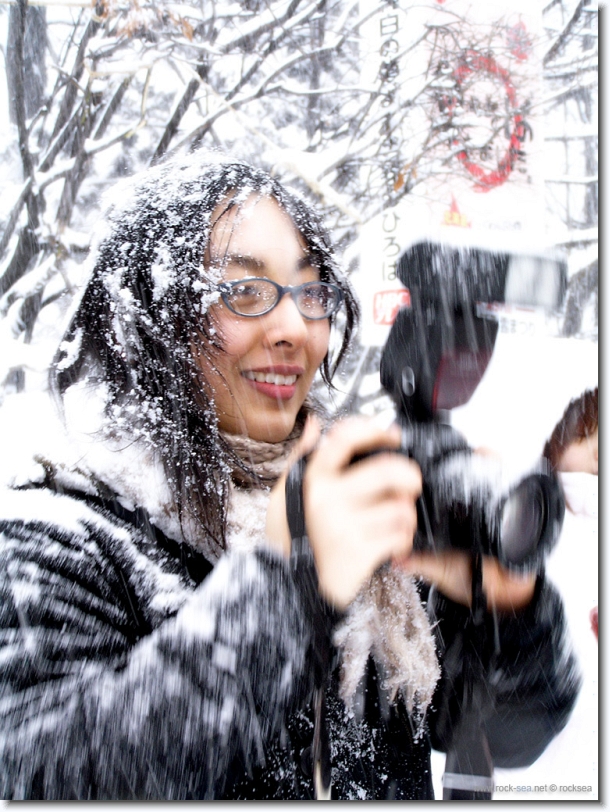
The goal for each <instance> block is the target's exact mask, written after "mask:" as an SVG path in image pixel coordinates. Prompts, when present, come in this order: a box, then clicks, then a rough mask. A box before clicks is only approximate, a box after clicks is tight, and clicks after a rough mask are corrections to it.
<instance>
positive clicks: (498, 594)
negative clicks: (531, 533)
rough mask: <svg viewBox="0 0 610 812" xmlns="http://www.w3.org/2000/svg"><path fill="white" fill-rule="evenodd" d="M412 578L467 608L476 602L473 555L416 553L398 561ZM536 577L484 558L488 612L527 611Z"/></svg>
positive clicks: (462, 553)
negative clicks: (490, 610) (473, 594)
mask: <svg viewBox="0 0 610 812" xmlns="http://www.w3.org/2000/svg"><path fill="white" fill-rule="evenodd" d="M395 564H396V566H399V567H401V568H402V569H404V570H405V571H406V572H409V573H410V574H411V575H415V576H416V577H418V578H421V579H422V580H424V581H426V583H429V584H434V586H436V587H437V589H439V591H440V592H442V593H443V595H445V596H446V597H447V598H449V599H450V600H452V601H455V602H456V603H461V604H462V605H464V606H470V605H471V602H472V559H471V557H470V554H469V553H465V552H462V551H459V550H447V551H445V552H443V553H430V552H416V553H411V555H409V556H408V557H407V558H403V559H400V560H397V561H395ZM535 588H536V573H526V574H522V573H515V572H513V571H511V570H507V569H506V568H505V567H503V566H502V565H501V564H500V562H499V561H498V559H497V558H491V557H490V556H484V557H483V591H484V592H485V595H486V597H487V608H488V609H496V610H498V611H500V612H514V611H517V610H519V609H523V608H524V607H525V606H527V605H528V603H530V601H531V600H532V598H533V597H534V591H535Z"/></svg>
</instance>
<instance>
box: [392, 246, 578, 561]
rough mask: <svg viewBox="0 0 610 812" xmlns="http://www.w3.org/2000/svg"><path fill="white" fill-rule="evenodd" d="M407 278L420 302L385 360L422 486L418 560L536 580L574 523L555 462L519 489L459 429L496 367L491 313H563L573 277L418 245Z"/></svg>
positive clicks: (526, 260) (403, 318)
mask: <svg viewBox="0 0 610 812" xmlns="http://www.w3.org/2000/svg"><path fill="white" fill-rule="evenodd" d="M397 273H398V277H399V278H400V281H401V282H402V283H403V285H404V286H405V287H406V288H408V289H409V292H410V300H411V305H410V307H405V308H402V309H401V310H400V311H399V312H398V314H397V317H396V320H395V322H394V325H393V326H392V329H391V331H390V335H389V337H388V340H387V342H386V345H385V347H384V350H383V354H382V360H381V369H380V373H381V383H382V385H383V387H384V388H385V389H386V391H387V392H388V393H389V394H390V396H391V397H392V399H393V401H394V404H395V407H396V412H397V420H398V422H399V424H400V425H401V427H402V432H403V441H402V451H403V453H405V454H407V455H408V456H410V457H412V458H413V459H415V460H416V461H417V463H418V464H419V466H420V468H421V470H422V476H423V483H424V484H423V493H422V497H421V498H420V499H419V501H418V531H417V534H416V538H415V540H414V546H415V549H419V550H430V551H443V550H447V549H460V550H467V551H470V552H472V553H473V554H475V553H480V554H483V555H491V556H494V557H495V558H497V559H498V560H499V561H500V562H501V563H502V564H503V565H504V566H506V567H509V568H511V569H514V570H518V571H535V570H537V569H539V568H540V566H541V564H542V562H543V560H544V558H545V556H546V555H547V554H548V552H549V551H550V549H551V548H552V546H553V545H554V544H555V542H556V540H557V538H558V536H559V532H560V529H561V525H562V522H563V515H564V511H565V506H564V500H563V496H562V492H561V488H560V485H559V483H558V481H557V479H556V477H555V475H554V474H553V473H552V472H551V471H550V469H549V468H548V466H547V465H546V463H545V461H543V460H541V462H540V464H539V465H538V467H537V468H536V469H535V470H534V471H532V472H531V473H530V474H529V475H528V476H526V477H525V478H523V479H521V480H520V481H518V482H516V483H514V482H513V483H511V482H509V481H507V475H506V472H505V471H504V470H503V468H502V466H501V465H500V464H499V463H498V462H497V460H495V458H493V457H488V456H483V455H479V454H474V453H473V451H472V449H471V448H470V447H469V446H468V444H467V442H466V441H465V439H464V438H463V437H462V435H460V434H459V432H457V431H456V430H455V429H454V428H452V427H451V425H449V420H448V418H449V413H450V411H451V409H453V408H455V407H457V406H460V405H463V404H465V403H467V402H468V400H469V399H470V397H471V396H472V394H473V393H474V391H475V390H476V388H477V386H478V384H479V382H480V381H481V379H482V377H483V374H484V372H485V370H486V368H487V366H488V364H489V361H490V360H491V357H492V354H493V348H494V345H495V341H496V337H497V333H498V323H497V321H496V320H493V319H490V318H489V317H488V315H487V314H488V309H487V308H485V305H487V304H492V303H504V302H510V303H513V304H519V305H523V306H529V307H532V306H535V307H544V308H547V309H552V308H556V307H558V306H559V305H560V304H561V301H562V299H563V295H564V292H565V287H566V269H565V265H564V264H563V263H561V262H559V261H558V260H556V259H553V258H550V257H547V256H544V255H535V254H517V253H510V252H508V251H503V252H500V251H492V250H487V249H482V248H473V247H464V246H448V245H445V244H441V243H434V242H430V241H425V242H420V243H417V244H415V245H413V246H411V247H410V248H408V249H407V250H406V251H404V252H403V254H402V255H401V257H400V260H399V262H398V266H397Z"/></svg>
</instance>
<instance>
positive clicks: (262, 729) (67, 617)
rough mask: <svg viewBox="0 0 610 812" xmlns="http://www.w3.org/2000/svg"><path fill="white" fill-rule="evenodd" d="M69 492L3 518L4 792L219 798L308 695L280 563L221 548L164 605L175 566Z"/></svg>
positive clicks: (303, 651)
mask: <svg viewBox="0 0 610 812" xmlns="http://www.w3.org/2000/svg"><path fill="white" fill-rule="evenodd" d="M16 496H18V497H19V498H20V499H22V498H24V497H25V496H26V495H25V494H17V495H16ZM53 496H55V495H53ZM50 497H51V495H47V497H46V501H49V499H50ZM11 498H12V497H11ZM43 501H44V500H43ZM51 501H53V500H51ZM74 501H75V500H70V499H68V498H66V497H65V496H64V497H55V502H53V504H52V505H51V508H50V509H49V510H47V511H46V512H47V514H48V516H49V517H51V516H53V515H56V514H61V521H59V520H58V521H57V522H56V523H55V524H53V523H52V522H51V521H50V519H49V521H46V522H41V521H40V519H37V520H35V521H34V520H31V521H27V520H20V521H17V520H11V521H5V522H0V564H1V569H0V578H1V586H0V588H1V592H0V635H1V638H0V642H1V654H0V656H1V662H2V669H1V672H0V678H1V687H0V726H1V732H0V787H1V789H2V797H3V798H5V799H98V800H101V799H113V800H118V799H151V800H154V799H158V800H172V799H203V798H214V797H219V796H222V794H223V789H224V787H225V786H226V785H227V782H230V781H232V778H233V776H234V774H237V773H239V774H242V773H243V771H244V770H248V769H249V768H250V767H252V766H253V765H254V764H256V763H260V762H261V761H262V760H263V758H264V747H265V743H266V742H267V740H268V739H269V737H270V736H271V735H273V734H274V733H276V732H277V731H278V730H279V729H280V728H281V724H282V720H283V718H284V715H285V713H286V712H287V711H288V710H289V709H290V708H291V703H292V702H293V698H294V697H295V696H301V697H302V696H303V691H306V690H307V686H306V683H307V679H308V678H307V676H306V674H307V673H308V669H307V667H306V663H307V658H308V650H309V648H310V640H311V629H310V626H309V625H308V623H307V620H306V616H305V613H304V612H303V609H302V606H301V602H300V597H299V593H298V591H297V589H296V587H295V582H294V577H293V574H292V573H291V571H290V568H289V567H288V566H287V565H286V564H285V563H284V562H283V560H281V559H280V558H278V557H277V556H275V555H274V554H272V553H271V552H257V553H256V554H248V555H245V554H242V555H227V556H225V557H224V558H223V559H221V560H220V562H219V563H218V564H217V566H216V567H215V569H214V571H213V572H212V573H211V574H210V575H209V576H208V577H207V578H206V580H205V581H204V582H203V584H202V585H201V586H199V587H198V588H197V589H195V590H184V591H183V592H184V594H183V595H182V597H181V598H180V601H179V602H180V604H181V605H180V606H179V607H178V608H177V609H176V611H175V612H174V611H173V610H172V609H171V607H170V610H168V609H167V606H168V602H169V603H171V600H172V595H173V594H174V593H175V592H176V590H177V586H176V582H175V579H174V578H173V576H172V575H171V574H168V573H166V572H165V573H164V572H162V571H159V570H158V568H155V567H154V566H153V565H152V564H151V562H150V559H149V558H147V557H146V556H143V555H142V554H141V552H138V551H137V550H131V553H129V549H130V544H131V542H130V539H129V537H128V534H127V532H126V530H125V528H124V527H122V528H121V527H119V526H112V527H111V526H109V524H108V522H107V521H106V519H103V518H100V516H99V515H95V513H94V511H90V512H89V514H88V515H83V513H82V510H83V509H82V508H81V507H79V511H80V512H79V513H78V515H77V514H76V513H75V514H74V516H73V515H72V509H73V507H74V505H73V503H74ZM54 511H55V513H54ZM44 512H45V511H42V513H44ZM37 515H39V516H40V511H37ZM118 542H121V543H120V544H119V543H118ZM111 549H112V550H115V551H116V550H117V549H120V550H121V555H122V556H125V555H127V556H128V557H129V556H131V558H130V562H129V563H130V566H129V567H127V566H125V561H124V560H119V559H117V558H116V557H113V556H112V555H111V554H110V552H109V550H111ZM125 550H127V551H128V552H127V553H126V552H125ZM153 581H154V584H153V586H154V589H152V588H151V582H153ZM119 587H120V588H119ZM146 589H149V591H150V593H151V596H152V597H151V599H150V601H148V605H149V608H148V609H143V608H142V606H144V605H145V604H146V602H145V601H140V602H139V604H138V600H137V595H138V594H142V593H143V591H146ZM164 590H165V591H164ZM178 591H179V590H178ZM155 601H157V603H158V604H159V606H157V607H155V605H154V604H155ZM155 612H157V614H158V615H159V616H162V615H163V614H164V613H165V616H163V618H162V620H161V621H159V617H157V619H155V617H154V614H155Z"/></svg>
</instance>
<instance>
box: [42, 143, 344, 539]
mask: <svg viewBox="0 0 610 812" xmlns="http://www.w3.org/2000/svg"><path fill="white" fill-rule="evenodd" d="M252 195H255V196H257V197H272V198H274V199H275V200H276V201H277V202H278V204H279V205H280V206H281V207H282V209H284V210H285V211H286V212H287V214H288V215H289V216H290V217H291V219H292V221H293V222H294V224H295V226H296V228H297V229H298V230H299V231H300V233H301V234H302V236H303V238H304V239H305V241H306V243H307V246H308V250H309V251H310V253H311V255H312V256H313V259H314V261H315V263H316V265H317V266H318V267H319V269H320V275H321V278H322V279H323V280H325V281H332V282H335V283H336V284H339V285H340V286H341V287H342V288H343V290H344V294H345V301H346V319H345V327H344V329H343V338H342V342H341V346H340V349H339V352H338V354H337V358H336V360H335V363H334V365H333V366H332V367H331V365H330V362H329V359H328V357H327V358H326V359H325V361H324V364H323V368H322V376H323V378H324V380H325V381H326V383H327V384H328V385H330V382H331V379H332V376H333V374H334V371H335V370H336V368H337V365H338V363H339V362H340V361H341V359H342V357H343V356H344V354H345V352H346V351H347V348H348V345H349V341H350V338H351V334H352V331H353V327H354V325H355V321H356V319H357V305H356V303H355V301H354V298H353V295H352V294H351V291H350V289H349V286H348V285H347V283H346V282H345V281H344V280H343V278H342V277H341V275H340V273H339V271H338V269H337V265H336V261H335V259H334V256H333V252H332V247H331V242H330V239H329V236H328V234H327V232H326V230H325V229H324V227H323V225H322V223H321V220H320V218H319V217H318V215H317V214H316V212H315V211H314V210H313V209H312V208H311V207H310V206H309V204H308V203H306V202H305V200H304V199H302V198H301V197H300V196H299V195H297V194H295V193H293V192H290V191H288V190H287V189H285V188H284V186H283V185H282V184H281V183H280V182H279V181H278V180H277V179H276V178H272V177H271V176H270V175H269V174H268V173H266V172H265V171H263V170H261V169H258V168H255V167H253V166H250V165H249V164H245V163H241V162H237V161H235V162H230V161H221V160H210V159H209V156H207V155H206V158H205V160H204V159H202V157H201V155H200V154H199V153H194V154H193V155H191V156H188V157H186V158H184V157H181V158H179V159H175V160H172V161H169V162H167V163H165V164H162V165H159V166H157V167H155V168H153V169H149V170H147V171H146V172H144V173H142V174H141V175H140V176H138V177H136V178H135V179H133V180H131V181H129V182H128V183H123V184H121V185H120V186H119V187H118V191H117V192H116V193H115V194H114V195H113V197H112V198H111V200H110V208H109V211H108V214H107V218H106V221H105V224H104V234H103V236H102V238H101V239H100V241H99V244H98V247H97V250H96V254H95V257H94V260H93V267H92V272H91V276H90V279H89V282H88V284H87V286H86V289H85V291H84V293H83V296H82V298H81V300H80V302H79V303H78V305H77V309H76V311H75V314H74V316H73V318H72V321H71V324H70V326H69V328H68V330H67V332H66V334H65V335H64V337H63V340H62V343H61V345H60V348H59V350H58V353H57V355H56V358H55V362H54V366H53V369H52V371H51V386H52V388H53V389H54V391H56V392H58V393H59V394H63V393H64V392H65V391H66V389H67V388H68V387H69V386H70V385H71V384H72V383H73V382H75V381H78V380H82V379H83V378H87V377H89V378H92V379H94V380H98V381H99V380H101V381H103V382H104V383H105V384H106V386H107V387H108V391H109V393H110V397H109V403H108V415H109V417H111V418H112V421H113V424H114V425H116V424H117V423H118V424H119V425H120V424H123V425H124V426H125V428H126V430H128V431H129V433H130V435H131V436H132V437H133V438H135V437H141V438H144V439H145V440H147V441H148V442H150V443H151V445H152V446H153V447H154V448H156V449H157V450H158V453H159V455H160V457H161V459H162V462H163V465H164V467H165V470H166V474H167V478H168V483H169V485H170V488H171V489H172V491H173V493H174V497H175V500H176V505H177V507H178V510H179V511H180V514H181V515H183V511H186V512H187V513H188V514H189V517H191V518H192V517H195V518H196V519H197V520H199V521H200V522H201V524H202V525H203V526H204V528H205V531H206V532H207V534H208V535H209V536H210V537H211V538H213V539H214V544H215V547H216V548H217V550H218V551H220V550H221V549H222V548H223V547H224V535H225V525H224V521H225V516H224V514H225V511H224V505H225V501H226V495H227V487H228V476H227V472H228V471H229V470H230V469H231V467H234V465H235V460H234V459H233V458H232V452H231V451H230V449H228V448H227V446H226V444H225V443H223V441H222V438H221V437H220V435H219V433H218V428H217V417H216V413H215V409H214V401H213V392H212V390H211V387H210V385H209V383H208V382H207V381H206V379H205V377H204V375H203V373H202V371H201V364H198V363H197V361H196V358H195V355H196V353H195V352H194V347H196V348H197V352H199V353H202V354H206V353H208V354H209V355H210V357H212V356H213V354H214V353H218V352H220V351H222V348H221V346H220V344H219V340H218V337H217V336H216V334H215V331H214V329H213V327H212V326H211V324H210V321H209V318H208V309H209V306H210V304H211V303H212V302H213V301H215V299H216V298H217V295H218V294H217V293H216V292H215V290H214V286H215V283H216V282H217V281H218V280H217V278H216V277H215V276H214V271H213V270H211V269H209V268H206V266H205V263H204V258H205V255H206V248H207V246H208V243H209V239H210V234H211V230H212V228H213V226H214V221H213V216H214V213H215V212H217V210H218V207H219V206H220V205H221V204H222V211H225V210H228V209H231V208H233V207H235V206H240V205H241V204H242V203H243V202H245V201H246V200H247V199H249V198H250V197H251V196H252ZM134 405H136V406H137V409H136V410H135V413H136V414H137V415H138V421H137V423H134V418H133V414H134ZM127 407H129V419H125V420H123V417H125V414H124V412H126V409H127ZM193 483H197V484H198V487H193Z"/></svg>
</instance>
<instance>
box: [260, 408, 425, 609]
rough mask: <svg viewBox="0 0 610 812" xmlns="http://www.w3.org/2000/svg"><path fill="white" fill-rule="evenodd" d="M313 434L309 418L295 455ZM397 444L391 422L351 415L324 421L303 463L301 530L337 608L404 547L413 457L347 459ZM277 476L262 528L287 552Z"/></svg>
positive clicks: (411, 514)
mask: <svg viewBox="0 0 610 812" xmlns="http://www.w3.org/2000/svg"><path fill="white" fill-rule="evenodd" d="M318 436H319V428H317V427H316V426H312V425H311V424H310V425H309V426H308V427H307V430H306V431H305V432H304V435H303V438H302V442H301V443H300V444H299V449H298V453H299V455H300V454H303V453H305V452H306V451H308V450H309V449H310V448H311V447H312V446H313V445H314V444H315V441H316V439H317V437H318ZM399 445H400V431H399V429H398V428H396V427H392V428H390V429H383V428H380V427H378V426H376V425H375V424H374V423H372V422H371V421H370V420H366V419H362V418H351V419H348V420H345V421H342V422H340V423H337V424H336V425H335V426H334V427H333V428H332V429H331V431H330V432H329V433H328V435H327V436H326V437H324V438H323V439H322V441H321V442H320V444H319V447H318V448H317V449H316V451H314V452H313V453H312V455H311V457H310V460H309V463H308V465H307V469H306V472H305V477H304V483H303V496H304V503H305V518H306V525H307V532H308V535H309V540H310V544H311V547H312V550H313V554H314V558H315V561H316V568H317V571H318V579H319V584H320V591H321V593H322V594H323V595H324V597H325V598H326V599H327V600H328V601H329V602H331V603H333V604H334V605H335V606H337V607H338V608H345V607H346V606H347V605H348V604H349V602H350V601H351V600H352V599H353V598H354V597H355V596H356V594H357V592H358V590H359V589H360V587H361V586H362V584H363V583H364V582H365V581H366V580H368V578H370V576H371V575H372V574H373V572H374V571H375V570H376V569H377V568H378V567H379V566H380V565H381V564H383V563H384V562H385V561H388V560H390V559H392V558H403V557H404V556H407V555H408V554H409V552H410V551H411V548H412V545H413V536H414V534H415V529H416V526H417V514H416V508H415V502H416V500H417V498H418V496H419V494H420V493H421V473H420V470H419V467H418V466H417V464H416V463H414V462H413V461H412V460H409V459H407V458H406V457H404V456H403V455H400V454H395V453H393V452H391V451H390V452H388V453H383V452H382V453H380V454H377V455H375V456H372V457H367V458H365V459H363V460H360V461H359V462H357V463H354V464H352V465H350V462H351V460H352V458H353V457H354V456H355V455H357V454H364V453H367V452H370V451H374V450H377V449H382V448H388V449H398V447H399ZM295 458H296V456H295ZM284 482H285V479H284V478H282V481H281V482H280V483H278V486H276V488H275V489H274V493H273V494H272V498H271V503H270V506H269V511H268V514H267V533H268V536H269V538H270V540H271V541H272V542H273V543H274V545H275V546H277V547H279V548H280V549H282V550H283V552H285V553H287V552H288V551H289V550H290V539H289V535H288V530H287V525H286V518H285V501H284V497H283V488H284ZM280 489H281V493H280Z"/></svg>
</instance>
